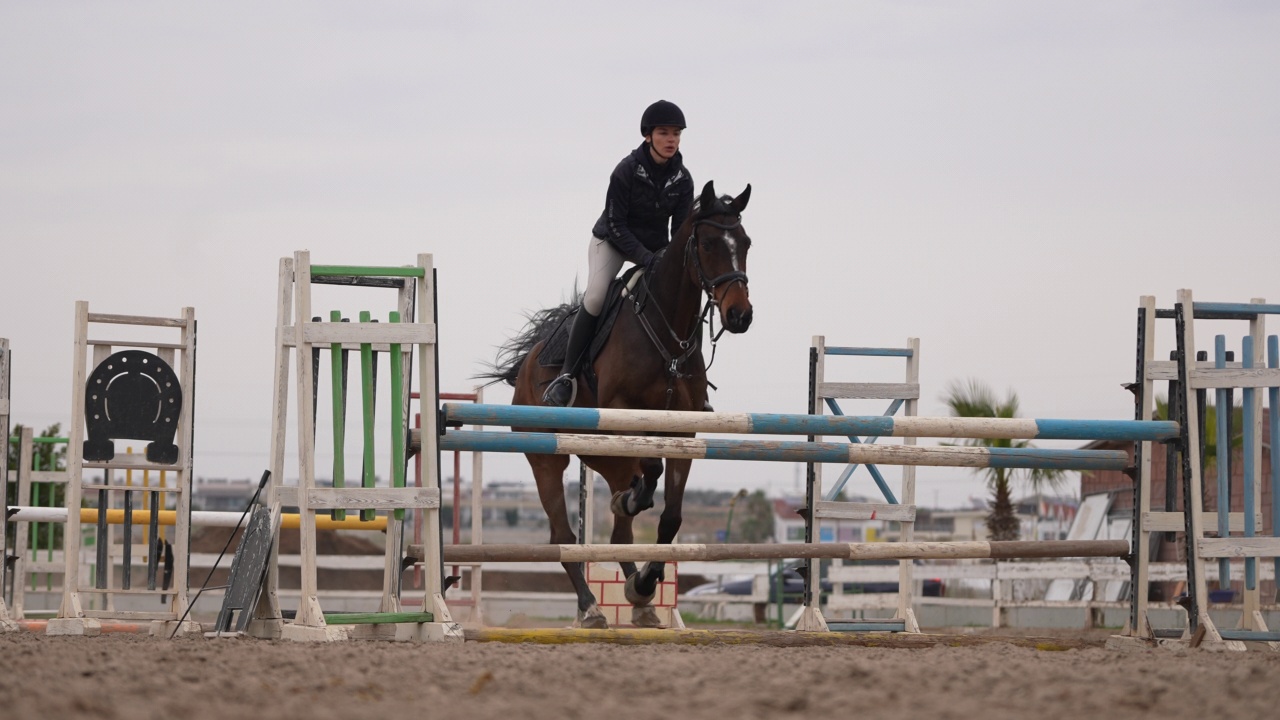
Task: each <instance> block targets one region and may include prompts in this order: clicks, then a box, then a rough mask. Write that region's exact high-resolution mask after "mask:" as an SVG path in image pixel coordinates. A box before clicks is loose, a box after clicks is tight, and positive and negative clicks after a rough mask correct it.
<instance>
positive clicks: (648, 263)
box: [642, 253, 658, 275]
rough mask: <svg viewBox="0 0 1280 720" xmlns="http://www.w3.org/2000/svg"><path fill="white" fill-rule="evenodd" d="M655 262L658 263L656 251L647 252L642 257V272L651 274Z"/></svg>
mask: <svg viewBox="0 0 1280 720" xmlns="http://www.w3.org/2000/svg"><path fill="white" fill-rule="evenodd" d="M657 264H658V253H649V256H648V257H646V258H645V259H644V262H643V263H642V266H643V267H644V273H645V274H646V275H652V274H653V266H654V265H657Z"/></svg>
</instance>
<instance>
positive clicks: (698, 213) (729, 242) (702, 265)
mask: <svg viewBox="0 0 1280 720" xmlns="http://www.w3.org/2000/svg"><path fill="white" fill-rule="evenodd" d="M750 199H751V186H750V185H747V189H746V190H743V191H742V194H741V195H738V196H737V197H730V196H728V195H724V196H717V195H716V189H715V184H714V183H711V182H708V183H707V184H706V186H704V187H703V188H702V195H701V196H699V198H698V202H697V204H696V205H695V206H694V211H693V217H692V218H691V223H692V229H691V230H690V237H689V243H688V245H687V247H686V249H685V252H686V253H687V255H688V256H692V257H690V258H688V259H689V260H691V262H689V263H688V265H689V266H690V267H689V272H691V273H693V280H694V282H696V283H698V285H700V286H701V287H702V289H703V291H705V292H706V293H707V295H708V296H709V297H710V298H711V302H712V303H714V304H715V306H716V307H717V308H719V311H720V323H721V325H723V326H724V328H725V329H726V330H728V331H729V332H732V333H740V332H746V330H747V328H748V327H750V326H751V298H750V297H749V294H748V292H747V251H748V250H750V249H751V238H750V237H749V236H748V235H747V231H746V230H744V229H743V228H742V211H743V210H744V209H745V208H746V207H747V201H748V200H750Z"/></svg>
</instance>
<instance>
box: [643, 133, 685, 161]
mask: <svg viewBox="0 0 1280 720" xmlns="http://www.w3.org/2000/svg"><path fill="white" fill-rule="evenodd" d="M681 132H683V131H682V130H681V129H680V128H678V127H672V126H670V125H659V126H658V127H656V128H654V129H653V132H651V133H649V137H648V140H649V153H650V154H651V155H652V156H653V161H654V162H656V163H658V164H659V165H662V164H664V163H666V162H667V161H668V160H670V159H671V158H673V157H675V155H676V152H677V151H678V150H680V133H681Z"/></svg>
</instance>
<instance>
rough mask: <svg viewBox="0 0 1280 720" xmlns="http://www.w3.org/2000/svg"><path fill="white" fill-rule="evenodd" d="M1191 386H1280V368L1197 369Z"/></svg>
mask: <svg viewBox="0 0 1280 720" xmlns="http://www.w3.org/2000/svg"><path fill="white" fill-rule="evenodd" d="M1191 387H1192V388H1194V389H1197V390H1198V389H1201V388H1272V387H1280V369H1275V368H1265V367H1255V368H1242V369H1240V370H1196V372H1195V373H1194V374H1193V375H1192V376H1191Z"/></svg>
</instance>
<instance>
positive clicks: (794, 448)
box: [440, 430, 1129, 470]
mask: <svg viewBox="0 0 1280 720" xmlns="http://www.w3.org/2000/svg"><path fill="white" fill-rule="evenodd" d="M440 449H441V450H473V451H476V452H502V453H525V454H533V455H579V456H581V455H588V456H590V455H599V456H604V457H637V458H689V459H695V460H697V459H706V460H764V461H770V462H822V463H851V462H854V463H880V464H883V465H931V466H938V467H969V468H987V467H991V468H1043V469H1058V470H1123V469H1125V468H1126V467H1127V466H1128V465H1129V456H1128V454H1127V453H1126V452H1124V451H1123V450H1050V449H1042V448H985V447H917V446H907V445H902V446H892V445H889V446H882V445H855V444H851V443H834V442H821V443H819V442H813V443H811V442H801V441H783V440H736V439H716V438H706V439H704V438H680V437H639V436H621V435H574V434H564V433H525V432H483V431H474V430H450V431H448V432H446V433H445V434H444V436H443V437H442V438H440Z"/></svg>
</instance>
